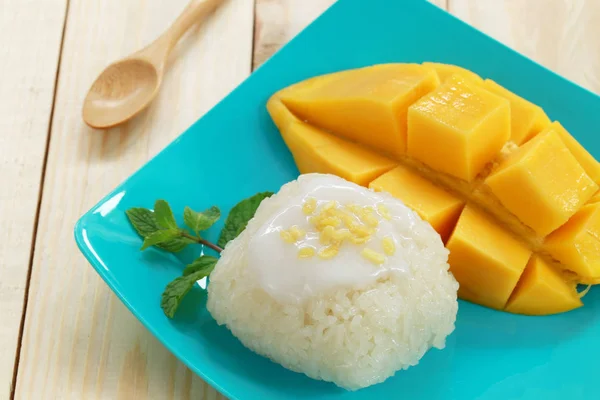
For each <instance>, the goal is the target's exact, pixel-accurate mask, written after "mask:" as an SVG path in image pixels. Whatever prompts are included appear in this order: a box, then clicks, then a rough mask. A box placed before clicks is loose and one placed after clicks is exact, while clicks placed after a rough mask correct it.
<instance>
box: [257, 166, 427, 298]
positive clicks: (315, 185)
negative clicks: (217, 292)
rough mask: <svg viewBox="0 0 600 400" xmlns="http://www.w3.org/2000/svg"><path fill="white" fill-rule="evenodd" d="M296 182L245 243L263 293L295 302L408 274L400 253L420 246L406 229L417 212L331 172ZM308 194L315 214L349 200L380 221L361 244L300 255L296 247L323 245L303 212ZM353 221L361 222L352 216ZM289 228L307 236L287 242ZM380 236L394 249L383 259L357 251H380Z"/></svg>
mask: <svg viewBox="0 0 600 400" xmlns="http://www.w3.org/2000/svg"><path fill="white" fill-rule="evenodd" d="M298 183H299V188H300V193H299V194H298V195H296V196H295V197H293V198H291V199H290V200H289V201H288V202H287V204H285V205H283V206H281V207H280V208H279V209H278V210H277V211H276V212H274V213H273V215H272V217H271V218H270V219H269V220H267V221H266V222H265V223H264V224H263V225H262V226H261V227H260V229H259V230H258V232H257V233H256V234H255V235H254V236H253V237H252V238H251V239H250V242H249V246H248V268H249V269H251V273H252V274H253V275H254V276H256V278H257V279H258V282H259V284H260V285H261V287H262V288H263V289H264V290H265V291H266V292H267V293H269V294H270V295H271V296H273V297H274V298H276V299H277V300H279V301H281V302H286V303H290V302H291V303H300V302H303V301H304V300H306V299H307V298H309V297H312V296H314V295H315V294H318V293H322V292H325V291H329V290H331V289H335V288H338V287H356V288H360V287H363V286H366V285H369V284H370V283H372V282H374V281H375V280H377V279H378V278H381V277H385V276H386V275H388V274H390V273H397V274H403V276H406V278H407V279H409V278H411V276H412V273H411V271H410V268H409V266H408V264H407V261H406V259H405V257H404V254H405V253H406V251H408V250H409V249H414V248H415V246H416V247H417V248H418V247H420V245H419V238H418V237H417V238H415V237H414V235H413V234H412V232H411V227H412V226H413V225H414V224H415V222H417V220H418V216H417V215H416V214H415V213H414V212H413V211H411V210H410V209H408V208H407V207H406V206H405V205H404V204H403V203H402V202H401V201H400V200H397V199H394V198H393V197H391V196H390V195H387V194H381V193H376V192H373V191H371V190H369V189H366V188H364V187H361V186H358V185H356V184H353V183H351V182H348V181H346V180H343V179H341V178H338V177H335V176H332V175H320V176H317V177H315V176H312V177H311V178H310V179H303V177H302V176H301V177H300V178H299V179H298ZM309 198H314V199H316V201H317V212H318V210H320V209H322V207H324V206H325V205H326V204H328V203H330V202H331V201H332V200H333V201H336V205H337V207H339V208H340V209H342V208H344V207H346V206H347V205H350V204H354V205H358V206H363V207H364V206H371V207H372V208H373V209H374V212H373V213H372V215H374V216H375V217H376V218H377V219H378V221H379V224H378V225H377V227H375V228H374V230H375V231H374V233H373V234H372V235H371V237H370V239H369V240H368V241H367V242H366V243H364V244H353V243H349V242H344V243H343V244H342V245H341V246H340V248H339V253H338V254H337V255H336V256H334V257H333V258H331V259H323V258H321V257H319V256H318V254H315V255H314V256H312V257H309V258H299V256H298V254H299V253H298V252H299V249H300V248H303V247H306V246H312V247H314V249H315V252H318V251H319V249H321V248H323V247H324V245H323V244H321V243H320V241H319V231H318V230H317V228H316V227H315V226H314V224H313V223H311V222H310V220H309V218H310V216H309V215H306V214H305V213H304V212H303V210H302V206H303V204H304V202H305V201H306V200H307V199H309ZM379 205H383V206H384V209H385V210H387V214H388V215H386V213H382V212H381V211H379V210H378V208H379V209H380V210H381V207H378V206H379ZM390 216H391V219H389V217H390ZM386 217H387V218H388V219H386ZM357 221H360V220H359V219H358V218H357ZM292 226H297V227H298V228H300V229H302V230H304V231H305V232H306V236H304V237H303V238H301V239H299V240H298V241H297V242H295V243H286V242H285V241H284V240H282V237H281V232H282V231H283V230H288V229H290V228H291V227H292ZM385 237H388V238H392V240H393V241H394V243H395V248H396V251H395V252H394V253H393V254H392V255H389V254H387V255H385V261H384V262H383V263H381V264H376V263H374V262H372V260H369V259H367V258H366V257H365V256H363V255H362V254H361V252H362V251H363V249H365V248H369V249H371V250H373V251H375V252H377V253H380V254H382V255H383V254H385V251H384V249H383V244H382V243H383V242H382V241H383V239H384V238H385Z"/></svg>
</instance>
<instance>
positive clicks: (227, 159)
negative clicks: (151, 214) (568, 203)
mask: <svg viewBox="0 0 600 400" xmlns="http://www.w3.org/2000/svg"><path fill="white" fill-rule="evenodd" d="M428 60H429V61H440V62H446V63H454V64H458V65H462V66H464V67H466V68H469V69H471V70H473V71H475V72H477V73H479V74H480V75H482V76H484V77H489V78H492V79H494V80H496V81H497V82H499V83H501V84H502V85H505V86H506V87H508V88H509V89H512V90H514V91H515V92H517V93H519V94H520V95H522V96H524V97H526V98H528V99H530V100H532V101H533V102H535V103H537V104H539V105H541V106H542V107H543V108H544V109H545V110H546V111H547V112H548V114H549V115H550V117H551V118H552V119H557V120H560V121H561V122H562V123H563V124H564V125H565V126H566V127H567V129H569V130H570V131H571V132H572V133H573V134H574V136H575V137H576V138H577V139H579V140H580V141H581V143H582V144H583V145H584V146H586V147H587V148H588V149H590V150H591V151H592V153H593V154H595V156H596V157H597V156H599V155H600V141H599V139H598V135H597V129H598V127H600V98H599V97H597V96H596V95H594V94H592V93H590V92H588V91H586V90H584V89H582V88H580V87H578V86H576V85H574V84H573V83H570V82H569V81H567V80H565V79H563V78H561V77H560V76H557V75H555V74H554V73H552V72H550V71H548V70H546V69H544V68H543V67H541V66H539V65H537V64H535V63H534V62H532V61H530V60H528V59H527V58H525V57H523V56H521V55H519V54H517V53H516V52H514V51H512V50H510V49H508V48H507V47H505V46H503V45H501V44H499V43H497V42H496V41H494V40H492V39H490V38H489V37H487V36H485V35H484V34H482V33H480V32H478V31H477V30H475V29H473V28H471V27H469V26H468V25H466V24H464V23H462V22H460V21H459V20H458V19H456V18H454V17H452V16H450V15H449V14H447V13H445V12H444V11H441V10H439V9H437V8H436V7H435V6H432V5H430V4H428V3H426V2H425V1H421V0H406V1H399V0H371V1H368V2H367V1H364V0H340V1H339V2H338V3H336V4H335V5H334V6H333V7H332V8H330V9H329V10H328V11H327V12H326V13H325V14H324V15H323V16H322V17H320V18H319V19H318V20H317V21H315V22H314V23H313V24H312V25H311V26H310V27H309V28H307V29H306V30H305V31H303V32H302V33H301V34H300V35H299V36H298V37H296V38H295V39H294V40H292V42H290V43H289V44H288V45H287V46H285V48H283V49H282V50H281V51H279V52H278V53H277V54H276V55H275V56H274V57H273V58H272V59H270V60H269V61H268V62H267V63H265V64H264V65H263V66H262V67H261V68H259V69H258V70H257V71H256V72H255V73H254V74H252V76H251V77H250V78H249V79H247V80H246V81H245V82H244V83H243V84H242V85H240V86H239V87H238V88H237V89H236V90H234V91H233V93H231V94H230V95H229V96H228V97H227V98H225V99H224V100H223V101H222V102H221V103H220V104H218V105H217V106H216V107H215V108H214V109H212V110H211V111H210V112H208V113H207V114H206V115H205V116H204V117H203V118H202V119H200V120H199V121H198V122H196V123H195V124H194V125H193V126H192V127H191V128H190V129H188V130H187V131H186V132H185V133H184V134H183V135H181V136H180V137H179V138H178V139H177V140H175V141H174V142H173V143H172V144H171V145H169V146H168V147H167V148H166V149H165V150H164V151H162V152H161V153H160V154H159V155H158V156H157V157H155V158H154V159H153V160H151V161H150V162H149V163H148V164H146V165H145V166H144V167H143V168H142V169H141V170H139V171H138V172H137V173H135V174H134V175H133V176H131V177H130V178H129V179H127V180H126V181H125V182H124V183H123V184H121V185H120V186H119V187H118V188H116V189H115V190H114V191H113V192H112V193H110V194H109V195H108V196H107V197H106V198H104V199H103V200H102V201H101V202H100V203H99V204H98V205H97V206H95V207H94V208H93V209H91V210H90V211H89V212H88V213H87V214H85V215H84V216H83V217H82V218H81V219H80V221H79V222H78V224H77V226H76V228H75V237H76V240H77V243H78V245H79V247H80V249H81V251H82V252H83V254H84V255H85V256H86V257H87V258H88V259H89V261H90V263H91V264H92V265H93V266H94V268H95V269H96V271H97V272H98V273H99V274H100V276H102V278H103V279H104V280H105V281H106V283H107V284H108V285H109V286H110V287H111V288H112V290H113V291H114V292H115V293H116V294H117V296H119V298H120V299H121V300H122V301H123V302H124V303H125V305H126V306H127V307H129V309H130V310H131V312H133V313H134V314H135V315H136V316H137V317H138V318H139V319H140V321H142V322H143V323H144V325H145V326H146V327H147V328H148V329H149V330H150V331H151V332H152V333H153V334H154V335H156V337H158V338H159V339H160V340H161V341H162V342H163V343H164V344H165V346H167V347H168V348H169V349H170V350H171V351H172V352H173V353H174V354H175V355H176V356H177V357H179V359H181V360H182V361H183V362H184V363H185V364H186V365H188V366H189V367H190V368H191V369H192V370H193V371H195V372H196V373H197V374H199V375H200V376H202V377H203V378H204V379H205V380H206V381H207V382H209V383H210V384H211V385H213V386H214V387H215V388H217V389H218V390H219V391H221V392H222V393H223V394H225V395H226V396H228V397H230V398H233V399H284V398H285V399H292V398H293V399H308V398H310V399H313V400H318V399H348V400H357V399H375V398H402V399H442V398H443V399H474V398H477V399H503V400H504V399H545V400H547V399H583V398H586V397H587V398H595V396H597V389H596V388H597V385H598V381H599V378H598V377H599V376H600V375H599V373H598V369H597V360H598V358H599V356H600V290H596V289H593V290H591V292H590V293H589V294H588V295H587V296H586V298H585V303H586V304H585V307H583V308H581V309H579V310H576V311H573V312H570V313H567V314H563V315H558V316H550V317H537V318H536V317H523V316H516V315H511V314H505V313H501V312H496V311H492V310H489V309H486V308H483V307H479V306H476V305H473V304H469V303H466V302H461V303H460V307H459V308H460V310H459V313H458V320H457V322H456V330H455V332H454V333H453V334H452V335H451V336H450V337H449V339H448V345H447V348H446V349H445V350H443V351H439V350H432V351H431V352H429V353H428V354H427V355H426V356H425V357H424V358H423V360H422V361H421V363H420V364H419V365H418V366H415V367H413V368H410V369H409V370H407V371H403V372H399V373H397V374H396V376H394V377H393V378H390V379H389V380H387V381H386V382H384V383H383V384H380V385H375V386H373V387H370V388H367V389H363V390H360V391H357V392H345V391H343V390H341V389H339V388H337V387H336V386H334V385H333V384H330V383H325V382H320V381H314V380H311V379H309V378H307V377H306V376H304V375H302V374H297V373H293V372H290V371H288V370H285V369H284V368H282V367H281V366H279V365H277V364H275V363H272V362H271V361H269V360H267V359H265V358H262V357H260V356H258V355H256V354H254V353H252V352H251V351H249V350H247V349H246V348H244V347H243V346H242V345H241V344H240V343H239V342H238V341H237V340H236V339H235V338H234V337H233V336H232V335H231V334H230V333H229V331H228V330H227V329H225V328H224V327H219V326H217V324H216V323H215V322H214V320H213V319H212V318H211V317H210V315H209V313H208V312H207V311H206V309H205V300H206V294H205V292H204V291H203V290H202V289H201V288H200V287H197V288H195V289H194V290H193V291H192V292H191V295H190V296H189V298H187V299H186V300H185V302H184V305H183V309H182V310H181V312H180V313H179V314H178V315H177V317H176V318H175V319H174V320H169V319H167V318H166V317H165V316H164V315H163V313H162V310H161V309H160V306H159V302H160V294H161V292H162V290H163V289H164V287H165V285H166V284H167V282H169V281H170V280H172V279H173V278H175V277H176V276H178V275H179V274H180V272H181V270H182V268H183V263H184V262H185V261H186V260H189V258H190V257H192V254H191V253H185V254H182V255H179V256H177V257H175V256H173V255H171V254H166V253H163V252H160V251H154V250H151V251H147V252H144V253H141V252H140V251H139V248H140V245H141V241H140V239H139V237H138V236H137V235H136V233H135V232H134V231H133V229H132V228H131V227H130V225H129V223H128V221H127V219H126V217H125V214H124V212H125V210H126V209H128V208H129V207H133V206H145V207H151V206H152V204H153V203H154V200H155V199H158V198H164V199H167V200H168V201H170V202H171V204H172V206H173V208H174V210H177V211H179V212H181V210H183V207H184V206H185V205H190V206H192V207H193V208H196V209H202V208H204V207H208V206H211V205H218V206H220V207H221V209H222V210H223V211H225V212H227V211H228V210H229V209H230V208H231V206H232V205H233V204H235V203H236V202H237V201H238V200H240V199H242V198H244V197H246V196H249V195H252V194H254V193H256V192H258V191H264V190H273V191H277V190H278V189H279V187H280V186H281V185H282V184H283V183H285V182H288V181H289V180H292V179H294V178H296V177H297V176H298V171H297V169H296V167H295V165H294V162H293V160H292V157H291V155H290V153H289V152H288V150H287V148H286V147H285V145H284V143H283V141H282V140H281V137H280V136H279V133H278V131H277V130H276V129H275V126H274V125H273V123H272V122H271V120H270V118H269V116H268V114H267V112H266V110H265V102H266V101H267V99H268V97H269V96H270V95H271V94H272V93H274V92H275V91H277V90H278V89H281V88H282V87H284V86H286V85H289V84H291V83H294V82H297V81H300V80H302V79H305V78H308V77H311V76H313V75H317V74H323V73H326V72H332V71H338V70H342V69H347V68H354V67H361V66H366V65H370V64H375V63H385V62H422V61H428ZM208 146H210V149H211V150H210V151H204V150H203V148H206V147H208ZM218 146H221V147H220V148H219V147H218ZM178 217H179V218H181V214H179V215H178ZM220 228H221V225H218V226H215V227H214V229H213V230H212V231H210V232H209V237H210V238H212V239H216V236H217V232H218V231H219V229H220ZM196 250H198V249H196Z"/></svg>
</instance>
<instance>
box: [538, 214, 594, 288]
mask: <svg viewBox="0 0 600 400" xmlns="http://www.w3.org/2000/svg"><path fill="white" fill-rule="evenodd" d="M544 248H545V249H546V250H547V251H548V252H549V253H550V254H551V255H552V257H554V258H556V259H557V260H559V261H560V262H562V263H563V264H565V265H568V266H569V269H570V270H571V271H574V272H576V273H577V274H578V275H579V276H581V277H583V278H586V279H585V280H582V281H587V282H590V283H593V282H596V281H598V280H600V203H593V204H590V205H587V206H584V207H583V208H582V209H581V210H579V211H578V212H577V214H575V215H574V216H573V217H572V218H571V219H570V220H569V221H568V222H567V223H566V224H564V225H563V226H561V227H560V228H558V229H557V230H556V231H554V232H552V233H551V234H550V235H549V236H548V237H547V238H546V241H545V243H544Z"/></svg>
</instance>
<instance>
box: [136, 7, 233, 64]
mask: <svg viewBox="0 0 600 400" xmlns="http://www.w3.org/2000/svg"><path fill="white" fill-rule="evenodd" d="M222 2H223V0H192V1H190V3H189V4H188V5H187V6H186V8H185V9H184V10H183V11H182V12H181V14H180V15H179V17H177V19H176V20H175V21H174V22H173V23H172V24H171V26H170V27H169V29H167V30H166V31H165V32H164V33H163V34H162V35H161V36H160V37H159V38H158V39H156V40H155V41H154V42H153V43H151V44H150V45H149V46H147V47H146V48H144V49H143V50H141V51H140V52H139V55H140V56H144V57H145V58H147V59H149V61H151V62H152V63H153V64H154V65H155V66H161V67H162V64H163V63H164V61H165V59H166V58H167V56H168V55H169V53H170V52H171V49H173V47H174V46H175V44H176V43H177V42H178V41H179V39H180V38H181V36H183V34H184V33H185V32H187V30H188V29H190V27H191V26H192V25H194V24H197V23H200V22H202V21H204V19H206V17H207V16H208V15H210V13H211V12H213V11H214V10H215V9H216V8H217V6H218V5H219V4H221V3H222Z"/></svg>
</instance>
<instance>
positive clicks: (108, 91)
mask: <svg viewBox="0 0 600 400" xmlns="http://www.w3.org/2000/svg"><path fill="white" fill-rule="evenodd" d="M161 77H162V74H159V72H158V71H157V69H156V67H155V66H154V65H153V64H151V63H150V62H148V61H146V60H142V59H139V58H131V59H126V60H123V61H120V62H117V63H115V64H112V65H110V66H109V67H107V68H106V69H105V70H104V71H103V72H102V73H101V74H100V76H98V78H97V79H96V81H94V83H93V84H92V87H91V88H90V91H89V93H88V95H87V97H86V99H85V102H84V103H83V119H84V120H85V121H86V122H87V123H88V125H90V126H92V127H94V128H110V127H112V126H115V125H117V124H119V123H121V122H122V121H126V120H128V119H130V118H131V117H133V116H134V115H135V114H137V113H138V112H140V111H141V110H143V109H144V108H146V107H147V106H148V105H149V104H150V102H151V101H152V100H153V99H154V97H155V96H156V94H157V93H158V89H159V87H160V83H161V80H162V79H161Z"/></svg>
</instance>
